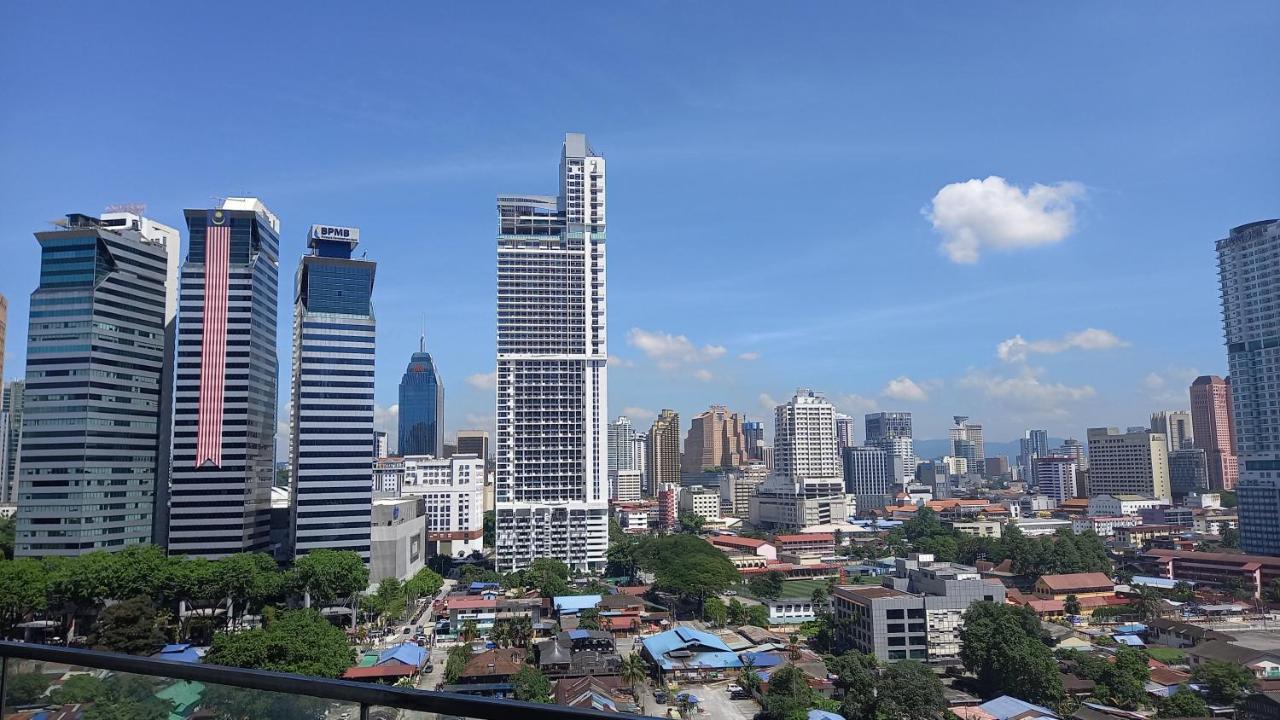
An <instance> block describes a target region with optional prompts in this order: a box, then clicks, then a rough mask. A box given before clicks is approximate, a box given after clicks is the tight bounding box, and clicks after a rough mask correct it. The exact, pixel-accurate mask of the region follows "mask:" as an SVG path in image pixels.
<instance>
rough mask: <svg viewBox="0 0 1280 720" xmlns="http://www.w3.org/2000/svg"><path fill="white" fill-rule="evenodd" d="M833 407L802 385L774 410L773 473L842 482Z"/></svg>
mask: <svg viewBox="0 0 1280 720" xmlns="http://www.w3.org/2000/svg"><path fill="white" fill-rule="evenodd" d="M835 421H836V409H835V407H834V406H833V405H832V404H831V403H830V402H828V401H827V399H826V398H824V397H822V396H821V395H818V394H817V393H815V392H814V391H812V390H809V389H806V388H801V389H799V390H797V391H796V394H795V396H794V397H792V398H791V400H790V401H789V402H786V403H783V404H782V405H779V406H778V407H777V409H776V410H774V426H773V428H774V429H773V437H774V439H773V470H774V474H775V475H778V476H780V477H785V478H790V479H792V480H802V481H833V482H843V477H842V475H841V472H840V449H839V447H838V446H837V444H836V433H835Z"/></svg>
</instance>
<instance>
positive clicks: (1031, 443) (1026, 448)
mask: <svg viewBox="0 0 1280 720" xmlns="http://www.w3.org/2000/svg"><path fill="white" fill-rule="evenodd" d="M1048 454H1049V431H1047V430H1027V431H1025V432H1023V433H1022V437H1021V438H1020V439H1019V440H1018V474H1019V478H1018V479H1019V480H1021V481H1022V482H1024V483H1026V484H1027V485H1028V486H1029V487H1031V488H1034V487H1035V486H1036V458H1040V457H1044V456H1045V455H1048Z"/></svg>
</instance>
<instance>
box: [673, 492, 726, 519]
mask: <svg viewBox="0 0 1280 720" xmlns="http://www.w3.org/2000/svg"><path fill="white" fill-rule="evenodd" d="M686 513H692V514H694V515H697V516H698V517H701V518H702V519H703V520H706V521H707V522H718V521H719V520H720V491H719V490H716V489H713V488H707V487H702V486H700V485H694V486H692V487H687V488H684V489H683V490H682V491H681V492H680V514H681V515H684V514H686Z"/></svg>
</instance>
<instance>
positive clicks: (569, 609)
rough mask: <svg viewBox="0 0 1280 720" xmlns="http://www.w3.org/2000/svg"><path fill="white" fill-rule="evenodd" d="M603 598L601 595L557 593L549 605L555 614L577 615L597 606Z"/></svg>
mask: <svg viewBox="0 0 1280 720" xmlns="http://www.w3.org/2000/svg"><path fill="white" fill-rule="evenodd" d="M603 599H604V596H603V595H557V596H556V597H555V598H553V599H552V600H551V606H552V607H554V608H555V610H556V614H557V615H577V614H578V613H580V612H582V611H583V610H593V609H595V608H597V607H599V606H600V601H601V600H603Z"/></svg>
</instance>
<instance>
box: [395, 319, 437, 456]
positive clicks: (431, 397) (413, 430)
mask: <svg viewBox="0 0 1280 720" xmlns="http://www.w3.org/2000/svg"><path fill="white" fill-rule="evenodd" d="M399 453H400V454H401V455H434V456H436V457H443V456H444V381H442V380H441V379H440V373H438V372H436V364H435V362H433V361H432V360H431V353H429V352H427V337H426V336H425V335H423V336H422V339H421V340H420V341H419V344H418V352H416V353H414V354H413V357H411V358H409V367H407V368H405V371H404V377H403V378H401V379H400V447H399Z"/></svg>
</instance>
